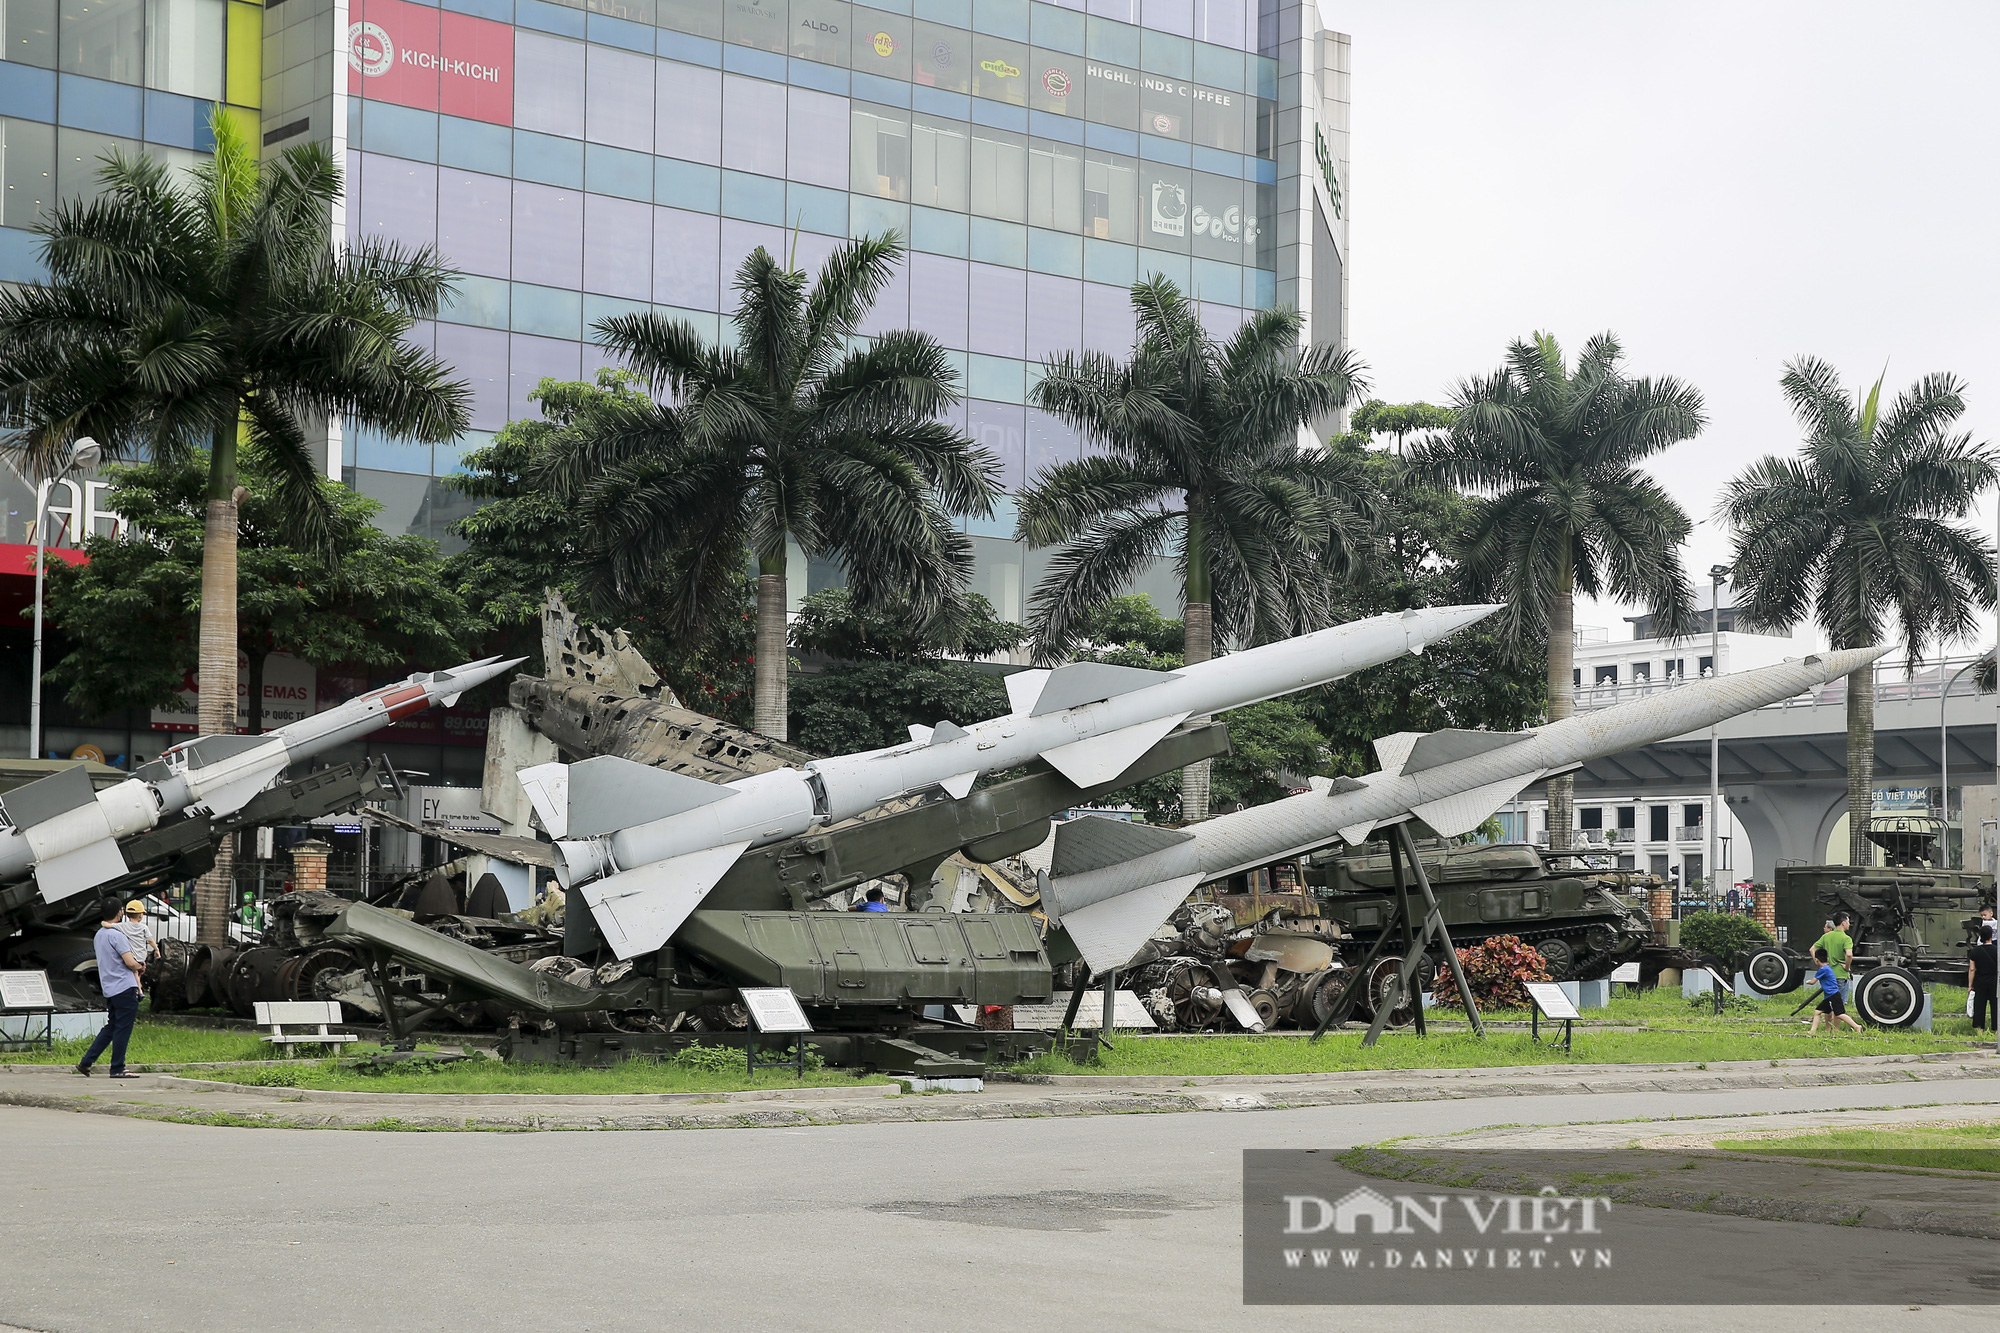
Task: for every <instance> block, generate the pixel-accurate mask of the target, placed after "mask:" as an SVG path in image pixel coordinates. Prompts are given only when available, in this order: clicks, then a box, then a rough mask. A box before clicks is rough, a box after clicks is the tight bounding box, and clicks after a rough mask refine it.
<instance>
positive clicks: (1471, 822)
mask: <svg viewBox="0 0 2000 1333" xmlns="http://www.w3.org/2000/svg"><path fill="white" fill-rule="evenodd" d="M1541 779H1542V770H1541V769H1539V768H1538V769H1536V770H1534V771H1533V772H1532V773H1522V774H1517V775H1516V776H1514V777H1510V778H1502V779H1501V780H1500V781H1498V782H1489V783H1487V784H1486V785H1485V786H1483V787H1473V788H1471V789H1470V790H1468V791H1458V792H1453V793H1452V794H1451V795H1449V796H1443V797H1440V798H1438V799H1437V800H1435V801H1425V802H1424V803H1423V804H1422V805H1416V806H1411V807H1410V813H1411V814H1413V815H1415V816H1416V817H1417V818H1418V819H1421V820H1423V821H1424V823H1426V824H1428V825H1430V827H1431V830H1432V831H1433V832H1435V833H1436V834H1437V835H1438V836H1439V837H1443V838H1452V837H1456V836H1458V835H1459V834H1461V833H1470V832H1472V831H1473V830H1474V829H1476V828H1478V827H1479V826H1480V825H1481V824H1484V823H1485V822H1486V817H1487V816H1488V815H1490V814H1492V813H1493V812H1494V811H1495V810H1498V809H1499V808H1500V807H1501V806H1503V805H1505V804H1506V803H1507V802H1509V801H1511V800H1513V799H1514V798H1515V797H1516V796H1518V795H1520V794H1521V792H1522V791H1523V790H1524V789H1525V788H1526V787H1527V786H1528V784H1529V783H1532V782H1539V781H1541Z"/></svg>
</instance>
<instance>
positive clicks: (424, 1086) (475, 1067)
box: [199, 1048, 893, 1095]
mask: <svg viewBox="0 0 2000 1333" xmlns="http://www.w3.org/2000/svg"><path fill="white" fill-rule="evenodd" d="M711 1049H719V1048H711ZM725 1054H726V1056H727V1059H704V1060H702V1061H700V1064H698V1065H690V1064H687V1063H680V1062H675V1061H672V1060H664V1061H653V1060H646V1059H630V1060H626V1061H624V1062H623V1063H621V1064H618V1065H614V1066H612V1067H611V1068H609V1069H571V1068H568V1067H566V1066H563V1065H536V1064H502V1063H501V1062H499V1061H497V1060H478V1061H474V1060H463V1061H456V1062H453V1063H451V1064H445V1065H429V1064H418V1063H405V1064H400V1065H391V1066H389V1067H387V1068H386V1069H384V1070H383V1071H381V1072H376V1071H373V1070H370V1071H368V1072H365V1073H364V1072H362V1071H360V1070H357V1069H355V1068H354V1067H353V1066H352V1065H350V1064H347V1063H345V1062H342V1061H339V1060H310V1061H308V1060H300V1061H296V1062H294V1063H292V1064H287V1065H267V1066H263V1067H261V1068H257V1069H231V1070H210V1071H206V1072H204V1073H202V1074H200V1075H199V1077H202V1078H211V1079H216V1080H220V1081H223V1082H229V1083H246V1084H251V1085H253V1086H257V1087H275V1088H325V1089H330V1090H336V1091H346V1092H385V1093H395V1092H513V1093H530V1094H532V1093H560V1094H565V1095H577V1094H589V1093H599V1094H602V1093H633V1092H739V1091H742V1090H745V1089H749V1088H760V1089H761V1088H797V1087H807V1088H840V1087H853V1086H855V1085H856V1084H859V1083H888V1082H892V1081H893V1080H891V1079H888V1078H885V1077H883V1076H881V1075H870V1076H868V1077H865V1078H856V1077H855V1076H854V1075H853V1074H852V1073H850V1072H849V1071H847V1070H844V1069H812V1068H810V1067H809V1068H808V1069H807V1070H806V1076H805V1081H804V1082H803V1083H801V1082H800V1081H799V1078H798V1076H797V1075H796V1074H794V1073H792V1072H791V1071H789V1070H763V1069H760V1070H758V1071H757V1078H756V1080H755V1081H754V1082H752V1081H751V1080H749V1079H747V1078H745V1077H744V1073H743V1053H742V1052H741V1051H740V1050H736V1051H727V1052H725ZM702 1065H706V1066H707V1067H705V1068H704V1067H701V1066H702Z"/></svg>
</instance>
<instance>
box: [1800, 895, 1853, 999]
mask: <svg viewBox="0 0 2000 1333" xmlns="http://www.w3.org/2000/svg"><path fill="white" fill-rule="evenodd" d="M1851 919H1852V918H1850V917H1849V916H1848V915H1847V913H1845V912H1836V913H1835V914H1834V917H1833V929H1832V930H1829V931H1828V932H1826V934H1824V935H1822V936H1820V937H1819V939H1818V940H1817V941H1816V942H1815V943H1814V944H1813V949H1824V950H1826V957H1827V961H1828V962H1829V963H1831V964H1832V965H1833V975H1834V977H1835V979H1836V980H1838V981H1839V982H1840V993H1841V995H1842V996H1843V997H1845V998H1847V999H1849V1000H1852V999H1853V998H1854V978H1853V977H1851V976H1849V975H1848V971H1847V960H1848V958H1849V957H1850V956H1851V955H1852V954H1853V953H1854V939H1853V937H1852V936H1850V935H1849V934H1848V933H1847V926H1848V922H1849V921H1850V920H1851ZM1806 952H1808V953H1811V952H1812V950H1811V949H1808V950H1807V951H1806Z"/></svg>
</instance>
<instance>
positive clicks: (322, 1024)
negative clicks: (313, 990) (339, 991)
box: [257, 1000, 360, 1046]
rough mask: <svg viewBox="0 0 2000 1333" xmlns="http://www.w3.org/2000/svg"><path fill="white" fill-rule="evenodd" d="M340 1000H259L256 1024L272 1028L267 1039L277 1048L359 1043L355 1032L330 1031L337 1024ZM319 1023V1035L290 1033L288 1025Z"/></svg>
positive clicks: (267, 1034) (266, 1036)
mask: <svg viewBox="0 0 2000 1333" xmlns="http://www.w3.org/2000/svg"><path fill="white" fill-rule="evenodd" d="M340 1021H341V1017H340V1001H338V1000H259V1001H257V1025H258V1026H259V1027H267V1028H269V1029H271V1030H270V1031H269V1032H268V1033H266V1034H265V1036H264V1040H265V1041H268V1042H270V1043H272V1044H273V1045H277V1046H295V1045H301V1044H305V1045H327V1046H336V1045H339V1044H340V1043H342V1042H349V1041H359V1040H360V1038H359V1037H357V1036H355V1035H354V1034H353V1033H352V1032H328V1031H327V1030H326V1025H327V1024H328V1023H338V1022H340ZM305 1024H317V1025H318V1027H319V1031H318V1032H317V1033H303V1032H287V1031H285V1028H286V1027H287V1026H303V1025H305Z"/></svg>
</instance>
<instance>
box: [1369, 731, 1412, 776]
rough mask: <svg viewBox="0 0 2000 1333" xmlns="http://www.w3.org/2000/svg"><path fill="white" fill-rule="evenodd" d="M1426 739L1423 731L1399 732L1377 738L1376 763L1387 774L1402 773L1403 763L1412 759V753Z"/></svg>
mask: <svg viewBox="0 0 2000 1333" xmlns="http://www.w3.org/2000/svg"><path fill="white" fill-rule="evenodd" d="M1423 738H1424V734H1423V733H1422V732H1421V731H1399V732H1396V733H1395V734H1394V735H1391V736H1377V737H1376V738H1375V762H1376V763H1378V764H1380V765H1382V767H1383V769H1384V770H1385V771H1386V772H1390V773H1400V772H1402V771H1403V761H1404V760H1405V759H1408V758H1409V757H1410V751H1411V750H1412V749H1413V748H1415V746H1416V743H1417V742H1418V741H1420V740H1422V739H1423Z"/></svg>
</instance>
